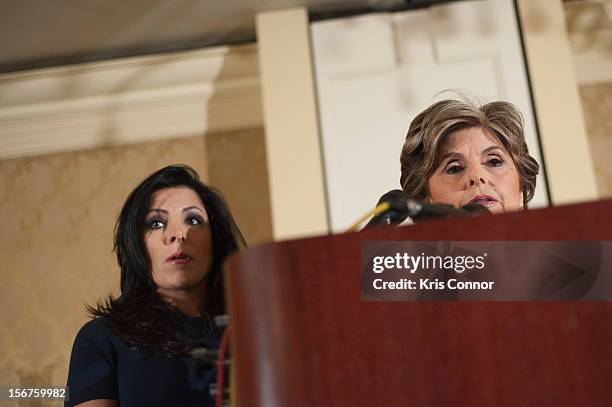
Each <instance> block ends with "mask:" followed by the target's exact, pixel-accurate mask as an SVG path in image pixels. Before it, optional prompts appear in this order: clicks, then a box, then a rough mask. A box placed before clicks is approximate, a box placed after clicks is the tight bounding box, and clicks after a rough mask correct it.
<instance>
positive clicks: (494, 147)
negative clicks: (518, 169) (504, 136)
mask: <svg viewBox="0 0 612 407" xmlns="http://www.w3.org/2000/svg"><path fill="white" fill-rule="evenodd" d="M495 150H499V151H501V152H502V153H503V152H504V150H502V148H501V147H500V146H491V147H487V148H485V149H484V150H482V153H480V154H481V155H487V154H489V153H490V152H491V151H495Z"/></svg>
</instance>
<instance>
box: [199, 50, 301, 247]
mask: <svg viewBox="0 0 612 407" xmlns="http://www.w3.org/2000/svg"><path fill="white" fill-rule="evenodd" d="M256 58H257V55H256V53H248V54H247V53H245V52H243V51H241V50H240V49H238V50H237V49H231V50H230V52H229V54H228V55H227V56H226V57H225V59H224V62H223V66H222V68H221V70H220V72H219V74H218V76H217V78H216V79H215V82H214V88H215V91H214V93H213V95H212V96H211V98H210V99H209V101H208V105H207V113H206V117H207V118H208V121H209V128H211V129H218V130H215V131H212V132H211V133H208V134H206V136H205V143H206V146H205V150H206V155H207V162H206V164H207V168H208V174H209V178H208V179H209V183H210V185H211V186H213V187H214V188H216V189H218V190H219V191H221V193H222V195H223V196H224V197H225V198H226V200H227V202H228V204H229V207H230V209H231V211H232V214H233V215H234V217H235V219H236V223H237V224H238V226H239V227H240V230H241V231H242V233H243V235H244V237H245V239H246V240H247V243H248V244H249V245H254V244H258V243H264V242H268V241H272V240H273V232H272V215H271V208H270V190H269V183H268V170H267V161H266V144H265V133H264V129H263V127H262V126H261V125H258V126H253V123H256V122H259V123H261V122H262V118H261V117H262V113H261V103H260V101H261V90H260V87H259V79H256V82H257V83H256V84H255V83H254V84H253V86H240V87H236V88H235V89H232V83H236V82H235V80H236V79H237V78H239V77H242V76H244V71H245V67H247V66H248V67H250V68H248V69H256V70H257V71H256V72H254V73H255V77H257V78H258V77H259V70H258V62H257V60H256ZM244 93H250V94H244ZM228 94H231V97H228ZM253 96H255V98H253ZM236 100H256V101H257V103H254V104H253V103H245V105H244V106H240V105H237V103H236ZM228 116H231V117H235V116H238V117H237V118H236V119H237V120H241V119H240V116H243V117H244V119H243V120H244V124H242V125H239V127H241V128H239V129H229V130H223V127H224V126H223V124H221V123H223V122H226V121H227V117H228ZM288 153H289V152H288Z"/></svg>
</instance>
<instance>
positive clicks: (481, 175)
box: [467, 167, 487, 187]
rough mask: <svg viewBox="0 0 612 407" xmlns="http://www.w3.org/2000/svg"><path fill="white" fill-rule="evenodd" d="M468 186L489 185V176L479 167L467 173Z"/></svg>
mask: <svg viewBox="0 0 612 407" xmlns="http://www.w3.org/2000/svg"><path fill="white" fill-rule="evenodd" d="M467 177H468V179H467V181H468V186H470V187H473V186H474V185H483V184H486V183H487V175H486V173H485V172H484V170H482V169H481V168H480V167H477V168H475V169H473V170H471V171H468V173H467Z"/></svg>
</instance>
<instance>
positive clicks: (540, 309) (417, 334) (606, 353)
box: [225, 201, 612, 407]
mask: <svg viewBox="0 0 612 407" xmlns="http://www.w3.org/2000/svg"><path fill="white" fill-rule="evenodd" d="M371 240H389V241H390V240H414V241H419V240H421V241H422V240H612V201H600V202H594V203H588V204H580V205H572V206H564V207H556V208H548V209H540V210H531V211H528V212H524V213H511V214H504V215H495V216H493V215H487V216H482V217H479V218H457V219H448V220H432V221H427V222H422V223H419V224H416V225H413V226H408V227H401V228H381V229H375V230H367V231H362V232H359V233H352V234H340V235H333V236H322V237H315V238H309V239H303V240H295V241H286V242H280V243H274V244H268V245H264V246H260V247H255V248H253V249H250V250H246V251H244V252H242V253H239V254H237V255H234V256H233V257H232V258H230V259H229V261H228V263H227V264H226V269H225V278H226V284H227V286H226V290H227V301H228V305H229V310H230V318H231V325H232V338H231V346H232V353H233V355H232V359H233V369H235V370H234V372H233V377H234V379H235V381H234V383H233V384H232V386H233V388H234V401H233V402H234V405H235V406H238V407H244V406H265V407H276V406H283V407H284V406H287V407H301V406H304V407H305V406H308V407H311V406H334V407H336V406H337V407H340V406H342V407H345V406H346V407H348V406H452V405H466V406H512V407H514V406H612V302H605V301H599V302H584V301H566V302H561V301H557V302H548V301H530V302H501V301H500V302H473V301H472V302H370V301H362V300H361V298H360V251H361V244H362V242H363V241H371ZM605 271H606V272H611V273H612V270H610V269H608V270H605Z"/></svg>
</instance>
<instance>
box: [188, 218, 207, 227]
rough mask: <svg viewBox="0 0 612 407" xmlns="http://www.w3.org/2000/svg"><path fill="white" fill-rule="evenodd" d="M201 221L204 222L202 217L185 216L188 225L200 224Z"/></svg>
mask: <svg viewBox="0 0 612 407" xmlns="http://www.w3.org/2000/svg"><path fill="white" fill-rule="evenodd" d="M202 223H204V222H203V221H202V219H200V218H199V217H197V216H190V217H188V218H187V224H188V225H201V224H202Z"/></svg>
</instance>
